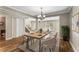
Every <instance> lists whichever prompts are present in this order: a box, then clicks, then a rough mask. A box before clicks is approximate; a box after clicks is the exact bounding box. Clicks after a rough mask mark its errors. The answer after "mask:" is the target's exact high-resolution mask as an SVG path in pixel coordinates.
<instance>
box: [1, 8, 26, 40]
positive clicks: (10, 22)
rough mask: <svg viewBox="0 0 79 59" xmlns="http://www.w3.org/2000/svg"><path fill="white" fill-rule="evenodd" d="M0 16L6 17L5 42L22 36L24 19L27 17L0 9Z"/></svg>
mask: <svg viewBox="0 0 79 59" xmlns="http://www.w3.org/2000/svg"><path fill="white" fill-rule="evenodd" d="M0 15H1V16H5V17H6V40H9V39H11V38H13V37H16V36H20V35H22V34H24V18H27V15H25V14H22V13H20V12H16V11H13V10H8V9H7V8H1V7H0ZM17 18H18V19H19V20H18V22H19V23H18V25H19V26H16V25H17ZM17 27H18V29H17ZM17 31H18V32H19V35H18V34H17V33H18V32H17Z"/></svg>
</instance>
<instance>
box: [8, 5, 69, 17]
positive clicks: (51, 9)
mask: <svg viewBox="0 0 79 59" xmlns="http://www.w3.org/2000/svg"><path fill="white" fill-rule="evenodd" d="M7 7H8V8H11V9H14V10H17V11H20V12H23V13H26V14H29V15H31V16H34V17H36V16H37V15H39V14H40V12H41V9H40V7H42V8H43V13H44V14H46V15H47V16H48V15H49V16H50V15H55V14H60V13H67V12H69V10H70V7H69V6H7Z"/></svg>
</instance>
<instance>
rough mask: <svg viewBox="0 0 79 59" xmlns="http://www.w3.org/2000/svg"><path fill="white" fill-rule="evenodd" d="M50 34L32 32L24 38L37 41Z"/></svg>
mask: <svg viewBox="0 0 79 59" xmlns="http://www.w3.org/2000/svg"><path fill="white" fill-rule="evenodd" d="M49 33H50V32H42V33H40V32H32V33H26V34H25V36H27V37H32V38H37V39H41V38H43V37H44V36H46V35H47V34H49Z"/></svg>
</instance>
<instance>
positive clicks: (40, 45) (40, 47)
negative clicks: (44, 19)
mask: <svg viewBox="0 0 79 59" xmlns="http://www.w3.org/2000/svg"><path fill="white" fill-rule="evenodd" d="M39 52H41V39H39Z"/></svg>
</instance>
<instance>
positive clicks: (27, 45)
mask: <svg viewBox="0 0 79 59" xmlns="http://www.w3.org/2000/svg"><path fill="white" fill-rule="evenodd" d="M26 48H29V37H28V38H27V42H26Z"/></svg>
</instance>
